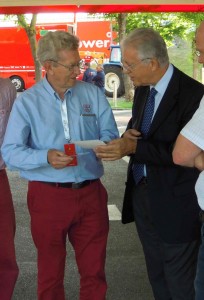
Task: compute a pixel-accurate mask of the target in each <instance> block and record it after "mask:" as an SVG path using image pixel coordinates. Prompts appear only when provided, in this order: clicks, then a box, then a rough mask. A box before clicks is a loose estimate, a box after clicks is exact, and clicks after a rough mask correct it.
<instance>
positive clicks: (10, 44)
mask: <svg viewBox="0 0 204 300" xmlns="http://www.w3.org/2000/svg"><path fill="white" fill-rule="evenodd" d="M93 28H97V30H93ZM49 30H52V31H54V30H64V31H68V32H71V33H74V30H75V34H76V35H77V36H79V38H80V48H79V50H80V54H81V57H82V58H84V57H85V56H86V55H91V56H93V57H95V58H97V59H102V60H103V59H104V58H108V57H109V50H108V48H109V46H110V44H111V43H112V32H111V27H110V22H109V21H86V22H78V23H77V24H74V23H71V24H70V23H69V24H65V23H61V24H38V25H37V26H36V32H37V40H38V39H39V38H40V37H41V36H42V35H44V34H45V33H46V32H47V31H49ZM0 77H9V78H10V79H11V81H12V82H13V83H14V84H15V86H16V89H17V91H22V90H25V89H27V88H29V87H31V86H32V85H33V84H34V83H35V70H34V62H33V58H32V54H31V49H30V44H29V40H28V37H27V35H26V32H25V30H24V29H23V28H19V27H16V26H12V27H0Z"/></svg>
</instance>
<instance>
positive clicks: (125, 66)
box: [122, 57, 152, 72]
mask: <svg viewBox="0 0 204 300" xmlns="http://www.w3.org/2000/svg"><path fill="white" fill-rule="evenodd" d="M147 59H152V58H151V57H146V58H143V59H140V60H139V61H138V62H137V63H135V64H131V65H128V64H123V63H122V67H123V71H125V72H132V71H133V70H134V69H135V68H136V67H137V65H139V64H140V63H141V62H143V61H145V60H147Z"/></svg>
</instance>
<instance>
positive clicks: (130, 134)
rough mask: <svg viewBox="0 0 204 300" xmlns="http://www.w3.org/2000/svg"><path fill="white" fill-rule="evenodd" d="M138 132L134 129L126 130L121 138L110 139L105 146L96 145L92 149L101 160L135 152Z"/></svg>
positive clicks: (113, 158)
mask: <svg viewBox="0 0 204 300" xmlns="http://www.w3.org/2000/svg"><path fill="white" fill-rule="evenodd" d="M139 134H140V133H139V132H138V131H136V130H134V129H130V130H128V131H127V132H126V133H125V134H124V135H123V137H122V138H120V139H116V140H112V141H111V142H109V143H108V144H107V145H105V146H98V147H96V148H95V149H94V151H95V153H96V156H97V157H98V158H101V159H102V160H106V161H109V160H116V159H120V158H122V157H123V156H126V155H129V154H133V153H135V151H136V146H137V139H138V137H139Z"/></svg>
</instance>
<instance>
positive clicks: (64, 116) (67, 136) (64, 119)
mask: <svg viewBox="0 0 204 300" xmlns="http://www.w3.org/2000/svg"><path fill="white" fill-rule="evenodd" d="M60 110H61V117H62V125H63V128H64V135H65V139H66V140H67V141H70V140H71V138H70V132H69V119H68V113H67V103H66V99H64V100H63V101H60Z"/></svg>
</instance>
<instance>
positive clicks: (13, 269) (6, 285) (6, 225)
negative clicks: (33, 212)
mask: <svg viewBox="0 0 204 300" xmlns="http://www.w3.org/2000/svg"><path fill="white" fill-rule="evenodd" d="M15 228H16V225H15V214H14V208H13V202H12V196H11V191H10V187H9V182H8V178H7V174H6V171H5V170H0V299H1V300H10V299H11V297H12V294H13V290H14V287H15V283H16V280H17V277H18V266H17V263H16V256H15V246H14V235H15Z"/></svg>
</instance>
